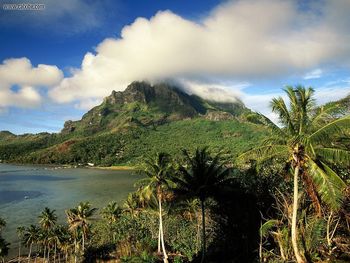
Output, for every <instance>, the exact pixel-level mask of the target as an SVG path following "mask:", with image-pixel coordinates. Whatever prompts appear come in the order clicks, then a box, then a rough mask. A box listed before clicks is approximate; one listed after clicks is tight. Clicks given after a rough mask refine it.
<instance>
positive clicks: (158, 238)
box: [158, 219, 160, 254]
mask: <svg viewBox="0 0 350 263" xmlns="http://www.w3.org/2000/svg"><path fill="white" fill-rule="evenodd" d="M159 222H160V219H159ZM158 254H160V225H159V231H158Z"/></svg>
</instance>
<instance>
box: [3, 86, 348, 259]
mask: <svg viewBox="0 0 350 263" xmlns="http://www.w3.org/2000/svg"><path fill="white" fill-rule="evenodd" d="M143 88H145V89H146V88H147V89H148V88H149V87H143ZM285 92H286V98H287V100H288V102H287V101H286V100H285V99H283V98H274V99H273V100H272V101H271V108H272V111H273V112H274V113H275V114H276V115H277V117H278V119H279V123H277V124H275V123H274V122H272V121H271V120H269V119H268V118H267V117H265V116H263V115H261V114H258V113H254V114H252V115H250V114H251V113H247V112H246V113H247V115H246V116H245V118H246V120H247V119H249V120H250V123H249V124H248V125H245V126H244V125H243V126H242V127H239V125H240V120H238V119H230V120H224V121H223V120H222V121H216V122H211V121H209V120H206V119H203V118H196V119H194V120H191V121H189V120H177V121H174V122H169V123H168V124H167V127H166V126H164V125H160V126H152V127H153V128H154V131H153V132H149V133H148V134H147V135H145V134H146V133H143V132H141V133H138V131H139V129H141V128H140V127H134V129H132V130H133V132H134V133H133V135H132V136H134V137H133V138H134V139H130V141H128V142H125V141H123V142H121V141H120V138H119V137H116V138H117V139H116V138H114V137H113V136H112V134H108V135H100V136H107V137H108V138H109V139H110V141H111V142H112V144H113V143H116V144H118V143H119V144H120V143H122V144H123V145H124V144H125V145H124V146H125V147H124V148H123V149H124V150H123V151H124V153H125V152H127V151H129V150H130V148H129V149H128V147H131V146H130V145H129V142H130V143H131V144H132V143H133V142H132V141H136V142H137V143H138V144H139V145H138V147H139V149H140V151H141V152H142V158H136V157H135V156H136V155H134V157H135V159H133V160H135V162H136V163H139V165H138V166H137V167H138V172H139V173H141V174H143V175H144V177H143V179H141V180H140V181H138V182H137V183H136V184H135V191H134V192H132V193H130V194H129V195H128V196H127V197H126V198H125V200H124V201H123V202H120V203H117V202H110V203H108V204H106V206H105V207H104V208H101V209H99V210H98V209H97V208H95V207H93V205H92V204H91V203H90V202H80V203H79V204H77V206H76V207H73V208H71V209H67V210H66V211H65V214H66V223H63V222H59V220H57V215H56V211H55V210H51V209H50V208H45V209H44V210H43V211H42V213H41V214H40V215H39V216H38V222H37V224H33V225H30V226H24V227H19V228H18V238H19V241H20V244H21V246H19V249H20V250H19V251H18V253H19V258H20V260H21V258H23V255H24V254H23V253H24V252H23V251H24V249H23V246H24V247H25V248H26V249H27V250H26V252H28V253H27V254H26V258H27V260H28V262H30V261H35V260H37V259H39V258H40V259H42V260H44V261H47V262H56V261H57V262H61V261H65V262H73V261H74V262H96V261H99V260H101V261H102V260H105V261H107V260H119V261H120V262H161V261H163V262H298V263H301V262H339V263H340V262H349V261H350V245H349V244H350V227H349V226H350V186H349V184H350V116H349V106H348V105H347V104H346V103H344V102H343V101H340V102H339V103H338V102H333V103H328V104H326V105H324V106H321V107H317V106H316V104H315V101H314V91H313V89H312V88H305V87H302V86H296V87H286V89H285ZM118 96H119V95H118ZM118 96H117V97H116V95H115V96H114V97H112V99H113V98H114V99H120V97H118ZM174 96H175V95H174ZM176 96H178V98H179V99H183V100H190V99H194V98H188V97H182V96H184V95H181V94H180V95H179V94H177V95H176ZM107 102H108V100H107V101H105V102H104V103H107ZM152 105H153V106H154V104H152ZM190 105H192V106H193V105H194V104H190ZM196 105H197V104H196ZM201 105H203V104H201ZM105 106H106V105H105V104H104V105H102V106H101V107H105ZM134 106H135V105H134ZM192 106H191V107H192ZM197 106H198V105H197ZM162 107H165V106H164V105H162ZM191 107H189V106H188V108H186V112H182V113H183V114H188V112H190V113H191V114H194V113H195V112H196V111H195V110H193V109H194V108H191ZM198 107H199V106H198ZM212 107H214V106H213V105H212ZM104 109H105V108H104ZM195 109H198V108H195ZM200 109H201V108H200ZM101 110H102V108H98V109H97V110H96V112H101ZM105 110H106V109H105ZM110 110H111V109H110ZM124 113H125V112H124ZM134 113H135V112H134ZM136 113H137V114H141V113H140V112H137V111H136ZM136 113H135V114H136ZM152 113H153V114H156V113H157V114H158V113H159V111H155V110H154V109H153V112H152ZM91 114H92V113H91ZM113 114H117V113H116V111H115V112H114V113H113ZM125 114H126V113H125ZM168 114H169V116H173V117H174V115H172V114H174V112H170V111H169V112H168ZM107 115H108V114H107ZM89 116H90V117H91V116H92V115H89ZM89 116H88V117H89ZM94 116H95V115H94ZM97 116H98V115H97ZM133 116H134V115H133ZM135 116H136V115H135ZM135 116H134V117H135ZM137 116H139V115H137ZM157 116H158V115H157ZM90 117H89V118H90ZM143 117H145V116H143ZM148 117H149V116H148ZM158 117H159V116H158ZM91 120H92V119H89V121H91ZM188 123H191V124H192V125H193V127H192V128H191V127H188V126H189V125H188ZM213 123H214V124H213ZM76 125H82V124H81V123H78V124H76ZM105 125H107V126H108V124H107V123H105ZM196 125H198V126H196ZM69 127H70V128H72V127H73V126H69ZM69 127H68V126H67V127H66V128H67V129H68V128H69ZM169 127H170V128H171V129H172V132H171V133H170V132H169V131H170V129H169ZM203 127H204V128H205V132H208V134H209V135H208V138H206V139H203V137H196V135H198V134H199V133H200V132H203V131H198V130H200V129H201V128H203ZM232 127H234V130H232V131H231V133H228V132H227V129H230V128H232ZM247 127H254V130H255V131H258V130H259V132H257V133H252V130H250V128H247ZM80 128H81V127H80V126H79V127H78V128H77V129H80ZM153 128H152V129H153ZM81 129H82V128H81ZM142 129H143V128H142ZM147 129H149V127H148V128H147ZM174 129H175V130H174ZM177 129H178V130H177ZM220 129H223V130H221V131H219V130H220ZM238 130H239V131H240V135H237V134H236V133H237V131H238ZM143 131H144V130H143ZM181 131H185V132H183V133H182V132H181ZM130 134H131V133H128V135H127V136H131V135H130ZM166 134H167V135H166ZM179 134H180V135H179ZM213 134H216V135H217V136H213ZM224 134H225V136H224ZM234 134H236V135H234ZM159 135H161V136H163V137H158V136H159ZM186 135H187V136H186ZM8 136H10V135H8ZM65 136H68V135H65ZM69 136H72V135H69ZM123 136H124V135H123ZM143 136H148V137H147V138H153V139H154V140H152V143H155V145H156V146H157V147H160V146H159V145H162V147H161V148H162V151H157V149H158V148H157V147H154V148H152V147H151V146H150V145H148V144H147V143H148V142H147V140H145V141H143V140H144V139H145V138H146V137H143ZM167 136H169V137H168V139H167ZM251 136H252V138H253V139H252V140H249V138H250V137H251ZM180 137H181V138H182V139H183V141H184V144H181V145H176V144H177V140H179V141H180V139H179V138H180ZM188 137H191V139H188ZM209 137H210V138H209ZM236 137H238V138H239V140H243V142H241V144H239V143H237V141H235V142H234V140H235V139H232V138H236ZM91 138H92V137H91ZM112 138H114V139H112ZM130 138H131V137H130ZM140 138H141V139H140ZM92 139H93V138H92ZM202 140H203V141H202ZM190 141H191V142H190ZM218 141H221V144H215V143H216V142H218ZM247 141H249V142H247ZM141 142H143V143H141ZM213 142H215V143H214V144H215V145H214V144H213ZM186 144H187V145H186ZM74 145H78V144H77V143H75V144H74ZM96 145H98V142H97V141H96ZM102 145H103V144H102ZM183 145H186V146H188V147H185V148H187V149H182V150H181V148H182V146H183ZM198 145H200V146H201V147H194V146H198ZM204 145H206V146H204ZM104 146H105V147H107V148H108V145H104ZM219 146H223V147H219ZM224 146H225V147H224ZM101 147H102V146H101ZM118 147H119V146H118ZM132 147H133V146H132ZM234 147H235V148H234ZM73 148H74V146H72V148H71V149H73ZM151 148H152V150H151ZM227 148H232V149H230V150H227ZM92 149H95V148H92ZM118 149H119V148H118ZM134 150H135V151H136V146H135V149H134ZM86 152H89V151H86ZM45 153H47V152H45ZM119 153H121V152H119ZM100 154H101V156H103V154H106V155H108V154H109V149H105V150H104V152H102V151H101V152H100ZM113 155H115V152H113ZM75 156H79V155H75ZM130 156H131V155H130ZM134 157H133V158H134ZM86 160H88V159H86ZM136 160H137V161H136ZM76 161H77V160H76ZM4 226H5V222H4V221H3V220H1V219H0V231H1V230H2V229H3V227H4ZM0 233H1V232H0ZM8 249H9V244H8V243H6V241H5V240H4V239H3V238H1V235H0V257H2V258H4V257H5V256H6V255H7V253H8Z"/></svg>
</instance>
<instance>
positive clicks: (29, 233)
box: [23, 225, 40, 262]
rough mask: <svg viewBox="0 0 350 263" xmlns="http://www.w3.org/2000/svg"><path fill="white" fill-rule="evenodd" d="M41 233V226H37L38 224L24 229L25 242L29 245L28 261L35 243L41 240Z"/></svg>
mask: <svg viewBox="0 0 350 263" xmlns="http://www.w3.org/2000/svg"><path fill="white" fill-rule="evenodd" d="M39 233H40V228H39V227H37V226H36V225H30V226H29V227H28V228H25V230H24V234H23V242H24V244H25V245H26V246H27V247H29V252H28V262H29V261H30V257H31V254H32V248H33V244H35V243H37V242H38V241H39Z"/></svg>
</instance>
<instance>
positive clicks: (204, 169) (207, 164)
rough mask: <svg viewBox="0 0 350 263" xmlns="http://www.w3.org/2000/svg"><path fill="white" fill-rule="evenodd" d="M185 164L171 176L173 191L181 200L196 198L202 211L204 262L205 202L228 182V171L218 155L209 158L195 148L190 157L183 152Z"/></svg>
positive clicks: (203, 257)
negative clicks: (173, 184)
mask: <svg viewBox="0 0 350 263" xmlns="http://www.w3.org/2000/svg"><path fill="white" fill-rule="evenodd" d="M183 154H184V157H185V164H180V166H179V168H178V173H177V174H176V175H175V176H173V178H172V180H173V182H174V183H175V187H174V188H173V191H174V193H175V195H176V196H178V197H180V198H183V199H188V200H192V199H196V198H198V199H199V201H200V204H201V210H202V259H201V262H204V261H205V254H206V235H205V232H206V231H205V201H206V200H207V199H208V198H209V197H212V196H213V195H215V194H216V193H217V192H218V191H219V190H220V188H221V187H222V186H223V184H224V183H225V182H226V181H227V180H228V176H229V170H228V169H227V168H225V163H224V162H221V160H220V159H221V156H220V154H217V155H215V156H211V155H210V153H209V151H208V150H207V148H201V149H199V148H197V149H196V151H195V153H194V155H193V156H191V155H190V154H189V153H188V151H186V150H184V151H183Z"/></svg>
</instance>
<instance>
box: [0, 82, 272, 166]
mask: <svg viewBox="0 0 350 263" xmlns="http://www.w3.org/2000/svg"><path fill="white" fill-rule="evenodd" d="M254 114H255V113H254V112H252V111H251V110H249V109H247V108H246V107H245V106H244V104H243V103H242V102H241V101H239V100H237V101H235V102H234V103H219V102H215V101H210V100H204V99H202V98H200V97H198V96H195V95H188V94H187V93H185V92H183V91H182V90H181V89H179V88H178V87H176V86H174V85H170V84H167V83H161V84H156V85H151V84H149V83H147V82H133V83H131V84H130V85H129V86H128V87H127V88H126V89H125V91H123V92H116V91H113V92H112V94H111V95H110V96H108V97H106V98H105V99H104V100H103V102H102V103H101V104H100V105H98V106H96V107H94V108H92V109H91V110H89V111H88V112H87V113H86V114H84V116H83V117H82V119H81V120H79V121H66V122H65V124H64V127H63V129H62V131H61V132H60V133H56V134H49V133H40V134H25V135H19V136H16V135H14V134H12V133H10V132H8V131H3V132H0V159H1V160H3V161H6V162H21V163H43V164H67V163H71V164H78V163H81V164H85V163H87V162H92V163H95V164H97V165H112V164H114V165H116V164H133V163H136V162H137V161H138V159H139V158H140V157H142V156H143V155H145V154H149V153H150V152H152V151H160V150H164V151H168V152H170V153H177V152H179V151H180V149H181V148H195V147H197V146H205V145H207V146H210V147H211V148H213V149H226V150H228V151H230V152H231V153H238V152H240V151H242V150H245V149H248V148H249V147H251V146H252V145H254V144H256V143H257V141H258V140H260V139H261V138H262V137H264V136H265V135H266V134H267V130H266V128H265V126H264V125H261V124H258V123H259V122H256V123H252V122H254V121H251V120H254V119H255V118H254ZM249 120H250V121H249Z"/></svg>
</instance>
